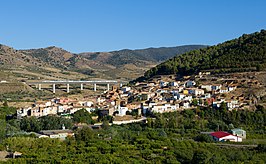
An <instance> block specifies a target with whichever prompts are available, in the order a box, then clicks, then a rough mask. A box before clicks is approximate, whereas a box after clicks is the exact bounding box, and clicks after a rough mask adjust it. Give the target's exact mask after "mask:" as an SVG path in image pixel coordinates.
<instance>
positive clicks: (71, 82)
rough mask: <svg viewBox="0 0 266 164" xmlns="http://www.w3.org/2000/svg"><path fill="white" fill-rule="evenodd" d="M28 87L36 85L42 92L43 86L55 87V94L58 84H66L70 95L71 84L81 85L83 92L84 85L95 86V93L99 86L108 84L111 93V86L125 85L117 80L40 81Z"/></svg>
mask: <svg viewBox="0 0 266 164" xmlns="http://www.w3.org/2000/svg"><path fill="white" fill-rule="evenodd" d="M27 84H28V85H36V87H37V88H38V89H39V90H42V84H46V85H53V93H55V86H56V85H57V84H65V85H66V87H67V90H66V91H67V93H69V85H70V84H79V85H80V90H83V85H85V84H93V86H94V91H96V90H97V84H106V85H107V90H108V91H109V89H110V84H111V85H112V84H120V86H122V85H123V82H118V81H116V80H94V81H72V80H69V81H40V82H27Z"/></svg>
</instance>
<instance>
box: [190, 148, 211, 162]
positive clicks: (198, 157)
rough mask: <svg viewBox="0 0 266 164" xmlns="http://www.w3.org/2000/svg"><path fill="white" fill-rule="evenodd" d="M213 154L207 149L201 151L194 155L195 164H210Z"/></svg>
mask: <svg viewBox="0 0 266 164" xmlns="http://www.w3.org/2000/svg"><path fill="white" fill-rule="evenodd" d="M211 157H212V154H211V153H210V152H209V151H208V150H206V149H199V150H196V152H195V153H194V155H193V159H192V161H193V163H208V162H209V161H210V159H211Z"/></svg>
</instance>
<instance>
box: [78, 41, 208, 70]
mask: <svg viewBox="0 0 266 164" xmlns="http://www.w3.org/2000/svg"><path fill="white" fill-rule="evenodd" d="M203 47H206V46H202V45H186V46H177V47H161V48H147V49H138V50H129V49H124V50H120V51H112V52H107V53H104V52H96V53H81V54H80V55H81V56H83V57H85V58H87V59H89V60H96V61H101V62H102V63H109V64H111V65H113V66H121V65H125V64H136V63H137V62H139V61H149V62H161V61H164V60H167V59H169V58H171V57H173V56H175V55H177V54H182V53H185V52H188V51H191V50H195V49H200V48H203Z"/></svg>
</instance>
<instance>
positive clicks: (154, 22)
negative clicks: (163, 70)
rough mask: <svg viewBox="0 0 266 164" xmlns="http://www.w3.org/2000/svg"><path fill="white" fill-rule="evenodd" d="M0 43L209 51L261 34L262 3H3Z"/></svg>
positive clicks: (265, 21) (265, 9) (265, 2)
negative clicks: (198, 48)
mask: <svg viewBox="0 0 266 164" xmlns="http://www.w3.org/2000/svg"><path fill="white" fill-rule="evenodd" d="M0 20H1V23H0V43H1V44H5V45H8V46H12V47H14V48H16V49H29V48H41V47H47V46H53V45H54V46H58V47H62V48H64V49H66V50H68V51H71V52H75V53H78V52H91V51H111V50H119V49H125V48H127V49H140V48H148V47H162V46H165V47H168V46H178V45H186V44H204V45H214V44H217V43H221V42H223V41H226V40H230V39H233V38H236V37H239V36H241V35H242V34H243V33H252V32H256V31H259V30H261V29H266V0H5V1H1V2H0Z"/></svg>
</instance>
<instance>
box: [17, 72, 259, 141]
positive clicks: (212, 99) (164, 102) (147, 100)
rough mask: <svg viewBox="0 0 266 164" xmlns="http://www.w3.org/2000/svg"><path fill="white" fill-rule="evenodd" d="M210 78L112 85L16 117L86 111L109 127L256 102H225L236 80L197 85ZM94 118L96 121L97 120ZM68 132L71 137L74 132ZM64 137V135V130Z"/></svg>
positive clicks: (41, 104) (26, 110)
mask: <svg viewBox="0 0 266 164" xmlns="http://www.w3.org/2000/svg"><path fill="white" fill-rule="evenodd" d="M209 76H210V73H209V72H204V73H201V72H200V73H199V74H198V75H196V76H194V77H190V76H188V77H183V78H182V80H175V78H173V77H172V76H168V77H165V76H161V77H158V78H154V79H153V80H151V81H148V82H140V83H139V82H137V83H135V84H134V85H132V84H131V85H127V86H112V89H111V90H110V91H105V92H104V93H103V94H102V95H100V96H97V97H96V98H93V99H92V98H91V99H84V100H78V99H70V98H66V97H63V98H53V99H51V100H49V101H36V102H35V103H34V104H32V106H27V107H23V108H20V109H18V110H17V118H18V119H21V118H23V117H42V116H47V115H58V116H62V117H67V118H71V115H72V114H73V113H75V112H77V111H78V110H80V109H86V111H88V112H89V113H91V112H95V111H97V114H98V115H101V116H107V115H109V116H112V117H113V121H112V124H118V125H120V124H127V123H133V122H141V121H145V120H146V117H145V116H147V115H149V114H150V113H164V112H173V111H182V110H186V109H193V108H196V107H197V106H211V107H213V108H219V107H220V106H221V104H224V105H225V106H226V109H227V110H230V111H231V110H240V109H244V108H247V107H248V104H250V103H256V102H255V101H254V100H247V99H245V98H244V97H243V96H239V97H237V96H233V97H231V98H230V99H228V96H226V95H227V94H229V93H230V92H233V91H235V90H237V89H238V87H239V86H238V85H239V84H238V83H237V80H224V79H223V83H219V81H218V80H216V81H215V80H212V81H214V82H213V83H205V84H203V83H198V81H199V79H201V80H202V79H204V78H206V77H209ZM203 81H204V80H203ZM242 83H243V81H242ZM255 83H256V85H257V82H255ZM94 119H95V120H97V117H94ZM96 124H97V123H96ZM98 124H99V125H100V124H101V123H98ZM98 124H97V125H98ZM63 130H65V129H63ZM236 131H240V134H241V135H243V134H245V133H246V132H245V131H244V130H242V129H236ZM46 133H47V135H46V136H49V134H50V135H52V138H53V135H56V137H59V138H60V134H59V132H58V133H55V132H54V133H52V132H51V131H47V132H43V133H42V134H41V135H40V136H41V137H42V136H43V134H46ZM68 133H69V132H68ZM70 133H71V135H72V136H73V133H72V132H70ZM216 133H219V134H216ZM221 133H222V134H221ZM216 135H218V136H221V135H222V136H231V137H232V136H234V135H231V134H230V133H227V132H215V133H213V137H215V136H216ZM63 136H65V137H66V136H67V135H66V133H65V131H64V135H63ZM216 137H217V136H216ZM63 138H64V137H63ZM233 140H234V141H235V142H241V141H242V138H241V139H240V138H239V137H236V138H235V139H233Z"/></svg>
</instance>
